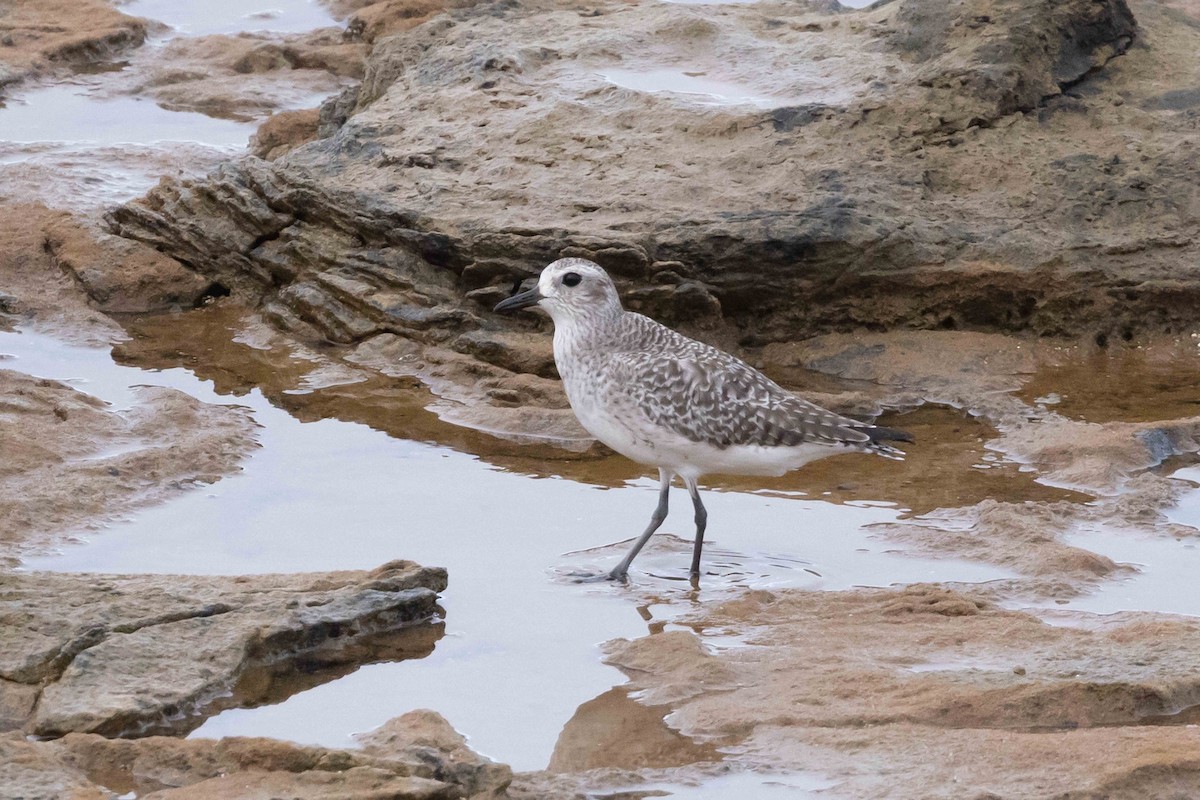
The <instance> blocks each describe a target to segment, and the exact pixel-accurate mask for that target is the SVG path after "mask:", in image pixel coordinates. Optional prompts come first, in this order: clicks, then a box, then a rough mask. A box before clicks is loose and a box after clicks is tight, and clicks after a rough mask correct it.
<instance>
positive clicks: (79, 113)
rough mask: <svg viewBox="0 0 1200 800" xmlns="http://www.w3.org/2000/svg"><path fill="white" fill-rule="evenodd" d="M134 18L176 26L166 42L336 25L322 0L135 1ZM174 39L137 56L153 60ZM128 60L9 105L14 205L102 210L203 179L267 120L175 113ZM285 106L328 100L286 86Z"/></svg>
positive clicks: (1, 169)
mask: <svg viewBox="0 0 1200 800" xmlns="http://www.w3.org/2000/svg"><path fill="white" fill-rule="evenodd" d="M122 10H123V11H125V12H126V13H128V14H132V15H134V16H143V17H148V18H152V19H156V20H158V21H160V22H163V23H165V24H167V25H169V26H171V28H172V33H171V34H170V35H169V36H167V37H166V39H169V38H172V37H174V36H194V35H203V34H211V33H225V34H233V33H239V32H243V31H279V32H292V31H308V30H312V29H314V28H320V27H327V26H330V25H336V24H337V23H336V21H335V20H334V19H333V17H332V16H330V14H329V12H328V10H327V9H325V7H324V6H322V5H321V4H320V3H317V2H314V1H312V0H282V1H280V0H271V2H269V3H265V4H263V5H262V6H261V7H258V8H256V7H255V6H249V7H247V6H246V5H245V4H244V3H240V2H231V1H230V0H220V2H215V3H213V2H209V3H173V2H169V1H168V0H134V2H130V3H127V4H125V5H124V6H122ZM166 39H159V40H158V41H157V42H156V43H154V44H149V45H147V46H146V47H145V48H144V49H143V50H142V51H139V52H138V53H137V54H135V55H134V56H133V59H134V61H135V62H136V61H137V59H138V58H145V57H146V53H147V52H149V51H151V50H153V49H154V48H155V47H156V46H157V45H158V44H161V42H162V41H165V40H166ZM133 68H135V67H131V66H130V65H129V64H128V63H127V62H116V63H113V64H109V65H105V66H104V68H96V69H93V70H91V71H88V72H86V73H81V74H78V75H75V76H72V77H71V78H70V79H68V80H65V81H61V82H59V83H56V84H54V85H42V86H39V85H28V86H25V87H22V88H21V89H19V90H18V91H16V92H15V93H14V94H12V95H11V96H8V97H6V98H4V100H3V101H0V183H3V185H4V186H5V196H6V198H7V199H10V200H13V199H19V200H27V201H34V202H42V203H45V204H46V205H49V206H51V207H55V208H67V209H71V210H94V209H96V208H97V207H101V206H106V205H110V204H113V203H118V202H124V201H126V200H131V199H133V198H134V197H137V196H138V195H140V194H143V193H144V192H146V191H147V190H148V189H150V188H151V187H152V186H154V185H155V184H156V183H157V182H158V181H159V179H160V178H162V177H174V178H181V177H190V176H194V175H199V174H203V173H205V172H207V171H209V170H211V169H213V168H215V167H216V166H217V165H219V164H220V163H222V162H224V161H226V160H228V159H229V158H230V157H231V156H233V155H235V154H237V153H239V152H242V151H244V150H245V149H246V146H247V143H248V142H249V140H250V136H251V135H252V134H253V133H254V131H255V130H256V129H257V127H258V123H259V122H261V120H254V121H235V120H229V119H219V118H216V117H212V116H208V115H206V114H201V113H197V112H193V111H171V110H168V109H165V108H163V107H161V106H159V105H158V104H157V103H155V102H154V101H153V100H150V99H147V98H144V97H138V96H134V95H130V94H127V92H128V91H130V90H131V85H130V82H129V80H128V75H127V74H126V73H125V71H126V70H128V69H133ZM280 91H281V94H280V96H279V97H278V98H277V100H276V102H277V103H278V104H279V106H280V107H281V108H311V107H313V106H316V105H318V104H319V103H320V102H321V101H322V100H323V99H324V95H313V94H311V93H307V92H303V91H296V90H286V88H284V87H281V89H280Z"/></svg>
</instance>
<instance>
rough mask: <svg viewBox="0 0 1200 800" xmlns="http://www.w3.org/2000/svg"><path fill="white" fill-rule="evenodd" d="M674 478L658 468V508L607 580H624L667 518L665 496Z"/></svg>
mask: <svg viewBox="0 0 1200 800" xmlns="http://www.w3.org/2000/svg"><path fill="white" fill-rule="evenodd" d="M674 477H675V473H674V472H671V471H670V470H666V469H663V468H661V467H659V470H658V481H659V487H660V488H659V490H658V508H656V509H654V513H653V514H651V515H650V524H649V525H648V526H646V530H645V532H644V533H643V534H642V535H641V538H639V539H638V540H637V542H636V543H635V544H634V545H633V549H632V550H630V551H629V553H628V554H627V555H626V556H625V557H624V558H623V559H621V563H620V564H617V566H616V567H614V568H613V571H612V572H610V573H608V578H609V580H614V581H623V580H625V577H626V576H627V575H628V574H629V565H630V564H632V563H633V559H634V558H636V557H637V554H638V552H639V551H641V549H642V548H643V547H644V546H645V545H646V542H648V541H650V537H651V536H653V535H654V532H655V531H656V530H658V526H659V525H662V524H663V520H664V519H666V518H667V494H668V493H669V492H670V491H671V480H672V479H673V478H674Z"/></svg>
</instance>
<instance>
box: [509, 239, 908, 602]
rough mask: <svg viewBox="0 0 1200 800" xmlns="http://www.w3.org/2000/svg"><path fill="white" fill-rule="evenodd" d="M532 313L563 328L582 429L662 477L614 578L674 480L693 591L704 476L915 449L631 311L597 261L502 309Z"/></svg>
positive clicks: (565, 370)
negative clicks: (688, 528)
mask: <svg viewBox="0 0 1200 800" xmlns="http://www.w3.org/2000/svg"><path fill="white" fill-rule="evenodd" d="M531 306H537V307H539V308H541V309H543V310H545V311H546V312H547V313H549V314H550V317H551V318H552V319H553V320H554V362H555V364H557V365H558V372H559V375H561V376H562V381H563V388H564V389H566V392H567V399H568V400H570V402H571V408H572V409H574V411H575V416H577V417H578V418H579V421H580V423H582V424H583V427H584V428H586V429H587V430H588V432H589V433H591V434H592V435H593V436H595V437H596V438H597V439H599V440H600V441H601V442H604V444H606V445H608V446H609V447H611V448H612V449H613V450H616V451H617V452H618V453H620V454H622V455H624V456H626V457H628V458H631V459H633V460H634V461H636V462H638V463H640V464H647V465H651V466H655V467H658V476H659V481H660V489H659V494H658V507H657V508H656V509H655V510H654V514H653V515H652V516H651V517H650V525H649V527H647V528H646V530H645V532H644V533H642V535H641V536H640V537H639V538H638V540H637V542H636V543H635V544H634V545H633V548H632V549H631V550H630V551H629V554H628V555H626V556H625V558H624V559H622V560H621V563H620V564H618V565H617V566H616V567H614V568H613V570H612V571H611V572H610V573H608V577H609V578H611V579H614V580H623V579H624V578H625V577H626V576H627V575H628V572H629V565H630V564H631V563H633V559H634V558H635V557H636V556H637V554H638V551H640V550H641V549H642V547H643V546H644V545H645V544H646V542H647V541H648V540H649V539H650V536H651V535H652V534H653V533H654V532H655V531H656V530H658V527H659V526H660V525H661V524H662V522H663V520H664V519H666V516H667V493H668V491H669V489H670V487H671V481H672V480H673V479H674V477H675V476H676V475H678V476H679V477H680V478H682V479H683V483H684V485H685V486H686V487H687V490H688V494H690V495H691V497H692V504H693V505H694V507H695V510H696V543H695V546H694V548H693V551H692V568H691V577H692V580H693V581H696V580H697V579H698V578H699V575H700V551H701V549H702V548H703V546H704V529H705V525H706V522H707V517H708V514H707V512H706V511H705V510H704V504H703V503H702V502H701V501H700V492H699V490H698V489H697V487H696V482H697V480H699V478H700V476H702V475H706V474H709V473H720V474H726V475H783V474H784V473H785V472H789V471H791V470H793V469H796V468H798V467H801V466H803V465H804V464H807V463H808V462H810V461H815V460H816V459H818V458H824V457H826V456H832V455H837V454H839V453H848V452H874V453H881V454H889V455H890V454H895V453H898V452H899V451H897V450H896V449H895V448H893V447H890V446H889V445H887V444H886V443H885V442H887V441H905V442H907V441H912V437H910V436H909V435H908V434H907V433H905V432H903V431H898V430H893V429H891V428H883V427H879V426H876V425H871V424H869V423H866V422H859V421H858V420H854V419H850V418H848V417H843V416H840V415H838V414H835V413H833V412H832V411H826V410H825V409H823V408H821V407H820V406H817V405H814V404H812V403H810V402H808V401H807V400H802V399H800V398H799V397H797V396H796V395H794V394H792V393H791V392H789V391H787V390H786V389H784V388H783V387H781V386H780V385H779V384H777V383H775V382H774V381H772V380H771V379H770V378H768V377H767V376H766V375H763V374H762V373H761V372H759V371H758V370H756V369H754V368H753V367H751V366H750V365H749V364H747V363H745V362H744V361H742V360H740V359H738V358H735V357H734V356H731V355H729V354H728V353H725V352H722V351H720V350H718V349H716V348H715V347H710V346H709V345H706V344H704V343H702V342H697V341H696V340H694V339H689V338H688V337H686V336H684V335H682V334H680V333H676V332H675V331H673V330H671V329H670V328H668V327H666V326H664V325H660V324H659V323H657V322H655V321H654V320H652V319H650V318H649V317H646V316H643V315H642V314H637V313H634V312H631V311H626V310H625V309H624V308H623V307H622V306H621V299H620V297H619V296H618V295H617V289H616V287H615V286H614V285H613V282H612V279H611V278H609V277H608V273H606V272H605V271H604V270H603V269H601V268H600V266H599V265H598V264H595V263H593V262H591V261H587V260H585V259H582V258H562V259H559V260H558V261H555V262H554V263H553V264H550V265H549V266H547V267H546V268H545V269H544V270H542V274H541V277H540V278H539V279H538V284H537V286H536V287H535V288H533V289H530V290H528V291H525V292H521V293H520V294H514V295H513V296H512V297H509V298H508V299H507V300H503V301H501V302H500V303H499V304H497V306H496V309H495V310H496V311H500V312H511V311H517V310H518V309H522V308H528V307H531Z"/></svg>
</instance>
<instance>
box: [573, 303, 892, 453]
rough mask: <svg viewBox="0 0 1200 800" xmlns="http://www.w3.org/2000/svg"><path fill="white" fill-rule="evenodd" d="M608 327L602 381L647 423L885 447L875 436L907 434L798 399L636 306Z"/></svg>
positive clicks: (756, 437) (732, 435)
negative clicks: (638, 312)
mask: <svg viewBox="0 0 1200 800" xmlns="http://www.w3.org/2000/svg"><path fill="white" fill-rule="evenodd" d="M613 328H614V330H612V331H611V334H612V335H611V336H609V337H604V338H605V339H606V341H605V342H604V344H603V345H602V347H603V349H604V352H603V353H601V354H598V357H597V359H596V361H597V362H599V364H603V367H601V369H602V371H604V372H606V373H607V374H606V375H605V378H604V380H605V382H606V383H607V384H609V385H610V386H612V387H613V391H617V392H622V393H626V394H627V395H628V397H629V399H630V400H631V401H632V403H633V404H634V405H635V406H636V407H637V408H638V409H639V410H640V411H641V412H642V413H643V414H645V416H646V418H647V419H648V420H649V421H650V422H651V423H653V424H654V425H656V426H660V427H663V428H666V429H668V430H671V431H674V432H675V433H678V434H680V435H681V436H684V437H685V438H687V439H689V440H690V441H694V442H704V443H707V444H710V445H713V446H715V447H718V448H722V449H724V448H726V447H730V446H733V445H757V446H763V447H777V446H784V447H787V446H794V445H799V444H828V445H843V446H853V447H858V448H862V449H880V450H886V449H888V448H886V446H879V445H878V444H877V442H878V441H880V440H882V439H900V438H903V437H904V434H901V433H900V432H898V431H891V430H889V429H884V428H876V427H874V426H871V425H869V424H867V423H864V422H859V421H857V420H853V419H850V418H848V417H843V416H841V415H839V414H834V413H833V412H831V411H827V410H825V409H823V408H821V407H820V406H817V405H814V404H812V403H809V402H808V401H806V400H802V399H801V398H799V397H797V396H796V395H794V394H792V393H791V392H789V391H787V390H786V389H784V388H783V387H781V386H779V385H778V384H777V383H775V382H774V381H772V380H771V379H770V378H768V377H767V376H765V375H763V374H762V373H761V372H759V371H758V370H756V369H754V368H753V367H751V366H750V365H748V364H746V363H745V362H744V361H741V360H740V359H738V358H735V357H734V356H732V355H729V354H728V353H725V352H723V351H721V350H717V349H716V348H714V347H710V346H708V345H706V344H703V343H702V342H697V341H695V340H693V339H689V338H687V337H685V336H683V335H681V334H679V333H676V332H675V331H673V330H671V329H670V328H667V327H665V326H663V325H660V324H659V323H657V322H655V321H653V320H651V319H649V318H648V317H645V316H643V315H641V314H635V313H631V312H626V313H625V314H623V315H622V316H621V318H620V321H619V323H618V324H617V325H614V326H613ZM598 344H599V343H598ZM873 434H874V435H873Z"/></svg>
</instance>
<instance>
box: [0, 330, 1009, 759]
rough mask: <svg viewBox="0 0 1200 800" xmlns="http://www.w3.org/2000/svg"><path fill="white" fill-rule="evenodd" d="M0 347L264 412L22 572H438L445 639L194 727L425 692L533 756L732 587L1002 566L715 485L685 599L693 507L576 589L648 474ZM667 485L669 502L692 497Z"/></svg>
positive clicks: (361, 715) (831, 585) (885, 580)
mask: <svg viewBox="0 0 1200 800" xmlns="http://www.w3.org/2000/svg"><path fill="white" fill-rule="evenodd" d="M226 335H227V336H229V335H230V334H229V333H228V332H226ZM247 349H249V348H247ZM0 353H4V354H7V355H9V356H11V358H10V359H6V360H5V366H6V367H8V368H13V369H18V370H21V371H23V372H26V373H29V374H33V375H37V376H40V377H48V378H56V379H59V380H66V381H69V382H70V383H71V384H72V385H73V386H75V387H76V388H78V389H79V390H81V391H85V392H88V393H90V394H94V395H95V396H97V397H100V398H102V399H104V400H106V401H108V402H110V403H112V405H113V408H114V410H116V411H118V412H119V410H120V409H121V408H124V407H128V406H129V405H130V404H131V403H132V402H133V401H134V395H133V393H132V387H135V386H139V385H157V386H171V387H174V388H177V389H181V390H183V391H186V392H188V393H189V394H192V395H193V396H196V397H198V398H199V399H201V400H204V401H206V402H214V403H232V404H238V405H245V406H248V407H249V408H251V409H252V410H253V413H254V417H255V420H256V421H257V422H258V423H259V424H260V425H261V426H262V428H261V431H260V433H259V440H260V442H261V444H262V447H261V449H260V450H258V451H256V452H255V454H254V455H253V456H252V457H251V458H250V459H249V460H248V461H247V462H246V466H245V470H244V472H242V473H241V474H239V475H235V476H233V477H229V478H226V479H224V480H222V481H219V482H218V483H216V484H213V485H211V486H208V487H205V488H202V489H198V490H195V491H190V492H186V493H184V494H182V495H181V496H180V497H179V498H178V499H176V500H173V501H171V502H169V503H167V504H164V505H160V506H156V507H153V508H150V509H147V510H144V511H142V512H139V513H137V514H135V515H132V516H131V517H130V518H129V519H126V520H122V521H119V522H115V523H113V524H111V525H109V526H108V527H107V528H106V529H105V530H103V531H102V532H87V531H80V532H79V537H80V539H81V540H84V541H85V542H86V543H85V544H83V545H81V546H69V547H66V548H64V549H63V550H62V552H61V553H59V554H56V555H52V556H46V557H41V558H36V559H32V560H30V561H29V562H27V563H26V565H25V568H27V569H31V570H34V569H49V570H57V571H82V572H109V573H112V572H119V573H137V572H156V573H193V574H195V573H202V574H252V573H261V572H286V571H304V570H317V571H320V570H331V569H351V568H371V567H375V566H378V565H379V564H381V563H383V562H385V561H388V560H391V559H395V558H410V559H414V560H417V561H419V562H422V563H426V564H431V565H440V566H445V567H447V568H448V569H449V572H450V588H449V589H448V590H447V592H446V594H445V597H444V600H443V607H444V608H445V611H446V636H445V637H444V638H443V639H442V640H441V641H439V642H438V644H437V646H436V648H435V650H434V652H433V654H432V655H430V656H428V657H427V658H424V659H421V660H413V661H403V662H398V663H385V664H374V665H369V666H365V667H362V668H361V669H359V670H357V671H356V672H353V673H352V674H350V675H347V676H346V677H343V678H340V679H338V680H335V681H333V682H331V683H327V684H324V685H322V686H318V687H316V688H313V689H310V690H308V691H304V692H301V693H299V694H297V695H294V696H293V697H291V698H289V699H288V700H286V701H284V702H283V703H280V704H278V705H274V706H266V707H261V708H255V709H231V710H228V711H225V712H223V713H221V714H219V715H217V716H216V717H213V718H211V719H210V720H209V721H208V722H206V723H205V724H203V725H202V726H201V727H200V728H199V729H198V730H197V731H196V732H195V733H194V734H193V735H196V736H225V735H269V736H275V737H279V738H285V739H293V740H297V741H301V742H310V743H320V744H326V745H333V746H347V745H351V744H352V743H353V742H352V739H351V738H350V737H351V735H352V734H353V733H356V732H360V731H365V730H369V729H370V728H372V727H374V726H376V725H379V724H381V723H382V722H384V721H385V720H387V719H389V718H391V717H394V716H396V715H398V714H401V713H403V712H405V711H409V710H411V709H414V708H433V709H434V710H436V711H438V712H440V713H442V714H443V715H444V716H445V717H446V718H447V719H449V720H450V722H451V723H452V724H453V725H454V726H455V727H456V728H457V729H458V730H460V731H461V732H463V733H464V734H466V735H467V736H468V737H469V738H470V741H471V744H472V746H474V747H476V748H477V749H479V750H480V751H482V752H484V753H486V754H487V755H489V756H491V757H493V758H496V759H499V760H502V761H505V762H507V763H510V764H512V765H513V766H514V767H515V768H516V769H540V768H543V767H545V766H546V765H547V763H548V761H549V759H550V757H551V754H552V753H553V751H554V747H555V743H556V741H557V739H558V737H559V733H560V731H561V730H562V728H563V726H564V724H565V723H566V722H567V721H568V720H569V719H571V717H572V715H573V714H574V713H575V711H576V709H577V708H578V707H579V706H580V705H581V704H583V703H585V702H587V701H589V700H591V699H592V698H595V697H597V696H598V695H601V694H603V693H604V692H605V691H607V690H609V689H610V688H611V687H613V686H614V685H618V684H620V683H622V682H623V677H622V675H621V674H620V673H619V672H617V671H616V670H615V669H613V668H611V667H608V666H605V665H604V664H603V663H602V662H601V654H600V651H599V649H598V645H599V644H600V643H602V642H604V641H606V640H608V639H612V638H615V637H635V636H642V635H645V634H646V633H647V632H648V631H653V630H662V629H663V628H664V627H669V626H670V624H671V620H672V618H674V617H675V616H677V615H678V614H680V613H683V612H685V611H688V610H691V609H692V608H693V606H694V604H695V603H696V602H704V601H706V600H708V599H719V598H721V597H722V596H728V593H729V592H730V591H733V590H737V589H739V588H742V587H747V586H755V587H783V586H801V587H806V588H821V589H831V590H833V589H845V588H849V587H853V586H880V585H889V584H892V583H907V582H914V581H984V580H990V579H993V578H999V577H1006V576H1007V575H1006V573H1005V572H1004V571H1002V570H998V569H996V568H993V567H989V566H987V565H981V564H975V563H970V562H964V561H954V560H942V559H938V560H927V559H920V558H913V557H910V556H907V555H905V554H904V553H903V552H902V551H900V550H898V549H897V548H894V547H891V546H888V545H886V544H884V543H882V542H879V541H876V540H875V539H873V538H872V537H871V534H870V532H869V530H868V529H867V528H866V527H865V526H869V525H870V524H871V523H874V522H882V521H889V520H893V519H895V518H896V517H897V516H898V515H899V514H900V513H901V510H900V509H898V508H896V507H894V506H893V505H891V504H875V503H870V502H860V503H853V504H834V503H830V502H824V501H821V500H812V499H804V498H800V497H787V496H781V495H777V494H759V493H756V492H751V491H735V490H725V491H720V492H709V493H708V495H707V497H706V502H707V504H708V507H709V514H710V535H709V541H710V545H709V550H708V553H709V558H708V560H707V562H706V567H707V570H708V574H706V575H705V577H704V583H703V587H702V589H701V591H700V593H699V595H697V594H696V593H694V592H693V591H692V590H691V588H690V586H688V585H687V583H686V582H684V581H682V580H680V579H681V578H682V577H683V576H684V575H685V573H686V568H687V564H688V558H687V556H686V552H685V551H686V539H687V537H690V514H687V513H680V512H678V511H677V513H676V516H675V517H671V518H669V519H668V522H667V525H666V526H664V530H665V531H666V532H667V533H675V534H678V535H679V536H680V537H682V538H681V540H680V541H683V542H684V545H685V546H684V547H683V548H682V550H681V549H680V548H676V547H672V546H671V544H672V539H671V537H669V536H665V537H663V538H662V539H661V541H662V542H664V543H665V546H660V547H658V548H655V549H653V550H651V551H650V552H647V553H645V554H644V555H643V558H641V559H639V561H638V562H637V564H635V570H634V576H633V584H632V585H631V586H630V587H624V586H619V585H611V584H607V583H604V584H577V583H573V582H571V581H570V580H567V579H564V578H563V577H561V576H562V574H563V573H564V572H567V571H570V570H571V569H572V568H574V567H576V566H580V565H583V566H592V567H595V566H600V567H606V566H608V565H610V563H611V562H612V561H614V560H615V559H616V558H617V557H618V556H619V553H620V548H601V549H599V550H596V549H595V548H596V546H598V545H605V544H609V543H612V542H619V541H623V540H625V539H627V538H629V537H631V536H633V535H635V534H636V533H637V532H639V531H640V530H641V528H642V527H643V526H644V524H645V522H646V518H647V517H648V515H649V512H650V510H651V509H652V508H653V506H654V503H655V494H656V492H655V485H654V482H653V481H652V480H650V479H648V478H636V479H633V480H628V481H624V482H621V483H620V484H618V485H616V486H613V487H604V486H597V485H593V484H589V483H586V482H580V481H578V480H573V479H571V478H570V477H562V476H559V477H536V476H533V475H530V474H527V473H525V474H523V473H521V472H518V471H513V470H509V469H503V468H500V467H497V466H495V465H493V464H490V463H489V462H488V460H487V458H486V457H481V456H479V455H475V454H472V453H467V452H461V451H459V450H455V449H453V448H450V447H445V446H440V445H437V444H431V443H427V442H421V441H413V440H406V439H402V438H396V437H394V436H389V435H387V434H385V433H382V432H380V431H377V430H374V429H372V428H371V427H368V426H367V425H363V424H358V423H353V422H343V421H339V420H336V419H319V420H316V421H311V422H301V421H300V420H298V419H297V418H296V417H294V416H292V415H291V414H289V413H288V412H286V411H284V410H281V409H280V408H278V407H276V406H275V405H273V404H272V403H271V402H269V401H268V400H267V398H266V397H264V395H263V394H262V393H261V392H260V391H258V390H252V391H249V392H248V393H244V394H242V395H240V396H232V395H229V394H221V393H218V392H216V391H215V390H214V388H213V383H212V382H211V381H206V380H201V379H199V378H197V377H196V376H195V375H194V374H193V373H191V372H190V371H187V370H183V369H165V370H154V371H151V370H144V369H140V368H136V367H131V366H123V365H119V364H116V363H114V362H113V360H112V358H111V357H110V354H109V352H108V351H107V350H105V349H97V348H87V347H78V346H71V345H65V344H62V343H59V342H58V341H56V340H54V339H51V338H49V337H46V336H43V335H40V334H36V333H31V332H16V333H0ZM316 366H317V365H312V368H316ZM354 386H355V384H349V385H346V386H342V387H340V388H341V389H342V390H343V391H350V390H353V389H354ZM290 396H291V397H295V396H296V395H294V394H293V395H290ZM568 471H569V470H568ZM677 494H678V495H679V497H677V498H675V499H676V501H677V503H678V502H680V501H683V500H686V495H685V494H684V493H683V492H682V491H680V492H678V493H677ZM677 507H678V506H677ZM685 511H686V509H685ZM647 594H650V595H653V597H654V598H655V600H654V602H652V603H647V602H646V601H645V600H644V599H643V598H644V597H645V596H646V595H647ZM719 644H722V643H720V642H714V645H719ZM514 726H517V727H519V729H520V731H521V733H520V735H519V736H514V735H513V731H514Z"/></svg>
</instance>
